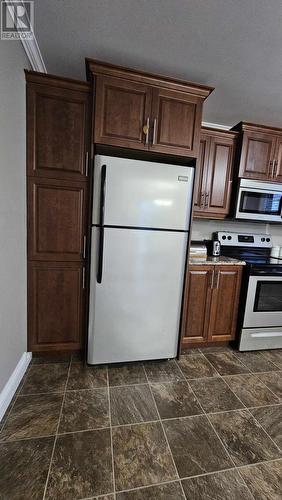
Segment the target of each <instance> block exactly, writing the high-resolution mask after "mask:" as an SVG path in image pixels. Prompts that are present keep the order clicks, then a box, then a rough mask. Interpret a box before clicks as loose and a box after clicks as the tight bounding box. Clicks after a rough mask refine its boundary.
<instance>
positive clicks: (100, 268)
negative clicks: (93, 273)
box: [97, 165, 107, 283]
mask: <svg viewBox="0 0 282 500" xmlns="http://www.w3.org/2000/svg"><path fill="white" fill-rule="evenodd" d="M106 177H107V165H102V169H101V192H100V235H99V253H98V267H97V283H102V277H103V254H104V217H105V197H106Z"/></svg>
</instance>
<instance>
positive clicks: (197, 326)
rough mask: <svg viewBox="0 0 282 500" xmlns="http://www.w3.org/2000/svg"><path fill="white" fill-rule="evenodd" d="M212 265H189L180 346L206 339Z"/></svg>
mask: <svg viewBox="0 0 282 500" xmlns="http://www.w3.org/2000/svg"><path fill="white" fill-rule="evenodd" d="M213 267H214V266H189V270H188V274H187V286H186V293H185V300H184V306H183V307H184V329H183V335H182V347H185V346H186V345H187V344H191V343H203V342H206V341H207V335H208V323H209V311H210V302H211V296H212V290H211V288H210V284H211V277H212V273H213Z"/></svg>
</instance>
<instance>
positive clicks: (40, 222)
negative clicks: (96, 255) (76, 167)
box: [28, 177, 86, 261]
mask: <svg viewBox="0 0 282 500" xmlns="http://www.w3.org/2000/svg"><path fill="white" fill-rule="evenodd" d="M28 205H29V213H30V217H29V222H30V236H29V238H28V258H29V259H31V260H52V261H53V260H55V261H81V260H83V259H84V258H85V238H86V214H85V207H86V186H85V184H84V183H79V182H73V181H66V180H64V181H63V180H57V179H49V178H48V179H44V178H41V177H40V178H38V177H37V178H36V177H30V178H29V182H28Z"/></svg>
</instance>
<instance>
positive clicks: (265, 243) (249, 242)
mask: <svg viewBox="0 0 282 500" xmlns="http://www.w3.org/2000/svg"><path fill="white" fill-rule="evenodd" d="M213 237H214V239H217V240H219V241H220V244H221V245H223V246H233V247H250V248H252V247H256V248H258V247H260V248H272V239H271V235H270V234H255V233H233V232H231V231H230V232H229V231H218V232H217V233H214V234H213Z"/></svg>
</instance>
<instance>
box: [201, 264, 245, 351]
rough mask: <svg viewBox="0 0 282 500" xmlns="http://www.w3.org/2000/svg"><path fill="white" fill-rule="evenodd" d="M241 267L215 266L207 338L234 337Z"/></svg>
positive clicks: (228, 338) (212, 339)
mask: <svg viewBox="0 0 282 500" xmlns="http://www.w3.org/2000/svg"><path fill="white" fill-rule="evenodd" d="M241 273H242V268H241V267H240V266H215V279H214V288H213V293H212V301H211V311H210V324H209V333H208V340H209V341H211V342H214V341H217V340H219V341H224V340H231V339H233V338H234V337H235V333H236V322H237V314H238V302H239V295H240V285H241Z"/></svg>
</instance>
